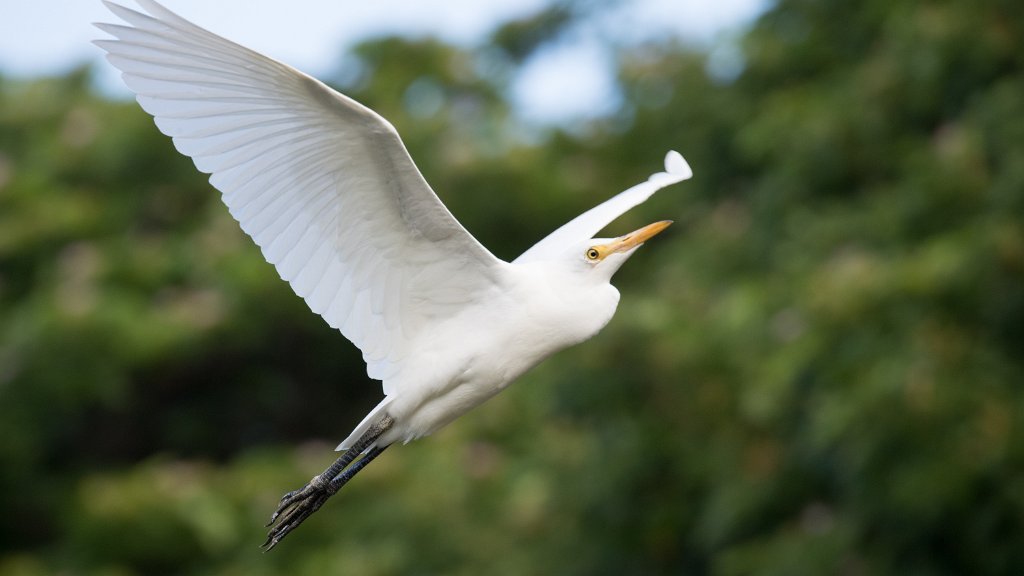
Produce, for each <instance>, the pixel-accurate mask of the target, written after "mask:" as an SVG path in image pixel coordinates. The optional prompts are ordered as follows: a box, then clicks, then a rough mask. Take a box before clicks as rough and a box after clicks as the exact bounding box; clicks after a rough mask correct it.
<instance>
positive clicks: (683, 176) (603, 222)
mask: <svg viewBox="0 0 1024 576" xmlns="http://www.w3.org/2000/svg"><path fill="white" fill-rule="evenodd" d="M691 177H693V170H691V169H690V165H689V164H687V163H686V159H684V158H683V156H682V155H681V154H679V152H676V151H675V150H672V151H670V152H669V153H668V154H666V155H665V171H664V172H657V173H655V174H651V176H650V178H648V179H647V181H645V182H641V183H639V184H637V185H636V186H633V187H632V188H630V189H628V190H626V191H624V192H620V193H618V194H616V195H615V196H613V197H612V198H610V199H608V200H606V201H605V202H603V203H601V204H598V205H597V206H594V207H593V208H591V209H590V210H587V211H586V212H584V213H583V214H580V215H579V216H577V217H575V218H573V219H572V220H570V221H568V222H566V223H565V224H563V225H562V226H560V227H559V228H558V229H557V230H555V231H554V232H552V233H551V234H548V235H547V236H545V237H544V239H543V240H541V241H540V242H537V243H536V244H534V245H533V246H532V247H530V249H529V250H527V251H526V252H523V253H522V254H520V255H519V257H518V258H516V259H515V262H518V263H523V262H529V261H531V260H535V259H543V258H544V257H545V255H548V254H557V253H558V252H559V251H560V250H562V249H563V248H564V247H565V246H571V245H572V244H573V243H575V242H581V241H583V240H586V239H588V238H593V237H594V235H595V234H597V233H598V232H600V231H601V229H602V228H604V227H605V226H607V225H608V224H610V223H611V222H612V220H615V219H616V218H618V217H619V216H621V215H623V214H624V213H625V212H626V211H627V210H629V209H630V208H632V207H634V206H636V205H637V204H640V203H642V202H644V201H645V200H647V199H648V198H650V197H651V195H652V194H654V193H655V192H657V191H658V190H661V189H662V188H664V187H665V186H669V185H671V184H675V183H676V182H682V181H683V180H689V179H690V178H691Z"/></svg>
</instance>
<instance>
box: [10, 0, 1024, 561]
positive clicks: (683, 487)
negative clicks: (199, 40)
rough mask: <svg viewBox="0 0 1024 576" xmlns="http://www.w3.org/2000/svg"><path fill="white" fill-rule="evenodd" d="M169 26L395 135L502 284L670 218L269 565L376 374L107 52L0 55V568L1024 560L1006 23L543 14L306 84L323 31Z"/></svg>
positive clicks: (1022, 329)
mask: <svg viewBox="0 0 1024 576" xmlns="http://www.w3.org/2000/svg"><path fill="white" fill-rule="evenodd" d="M167 3H168V4H169V6H170V7H171V8H179V6H178V5H177V4H178V3H177V2H173V1H171V0H168V2H167ZM37 4H39V5H45V4H46V3H37ZM79 4H88V3H78V2H76V3H74V4H73V6H76V8H69V9H68V10H67V14H72V15H73V14H75V13H74V10H76V9H78V8H77V6H78V5H79ZM97 4H98V3H97ZM181 4H182V6H181V8H182V12H183V13H184V14H185V15H186V16H193V17H195V18H196V19H197V20H198V21H199V23H200V24H202V25H206V26H208V27H210V28H212V29H214V30H215V31H218V32H223V33H227V34H228V35H229V36H231V37H233V38H235V39H239V40H242V41H244V42H246V43H248V44H252V45H254V46H255V47H257V48H260V49H264V50H267V51H269V52H271V54H274V55H276V56H279V57H282V58H285V59H288V60H289V62H291V63H293V64H297V65H299V66H300V67H306V68H307V69H309V68H312V69H311V70H310V71H311V72H315V73H317V74H318V75H320V76H321V77H323V78H324V79H325V80H327V81H329V82H330V83H332V84H333V85H335V86H336V87H338V88H339V89H341V90H342V91H344V92H345V93H347V94H350V95H351V96H353V97H355V98H357V99H358V100H360V101H362V102H363V103H365V104H367V105H369V106H371V107H372V108H374V109H376V110H377V111H379V112H380V113H381V114H383V115H384V116H385V117H387V118H389V119H390V120H391V121H392V122H393V123H394V124H395V125H396V127H397V128H398V129H399V131H400V132H401V133H402V135H403V137H404V139H405V142H406V144H407V145H408V147H409V148H410V150H411V152H412V155H413V157H414V158H415V159H416V160H417V162H418V164H419V166H420V168H421V169H422V171H423V172H424V173H425V175H426V177H427V179H428V181H430V182H431V183H432V184H433V186H434V188H435V189H436V190H438V191H439V193H440V195H441V197H442V199H443V200H444V201H445V202H446V203H447V204H448V206H449V207H450V208H451V210H452V211H453V212H454V213H455V215H456V216H457V217H458V218H459V219H460V220H461V221H462V222H463V223H464V224H465V225H466V227H467V228H468V229H469V230H470V231H471V232H472V233H473V234H474V235H476V236H477V237H478V238H479V239H480V240H481V241H482V242H483V243H484V244H485V245H486V246H488V247H490V248H491V249H492V251H494V252H495V253H496V254H497V255H498V256H499V257H502V258H505V259H512V258H514V257H515V256H516V255H517V254H518V253H520V252H521V251H523V250H524V249H526V248H527V247H529V246H530V245H531V244H532V243H533V242H534V241H536V240H538V239H539V238H541V237H542V236H543V235H544V234H546V233H547V232H549V231H550V230H552V229H553V228H555V227H556V226H558V225H560V224H561V223H563V222H564V221H566V220H568V219H569V218H571V217H573V216H575V215H576V214H578V213H579V212H581V211H582V210H584V209H586V208H589V207H590V206H592V205H594V204H596V203H598V202H600V201H603V200H604V199H606V198H607V197H609V196H611V195H612V194H614V193H616V192H618V191H620V190H622V189H624V188H626V187H628V186H630V185H632V184H634V183H636V182H638V181H640V180H642V179H644V178H646V177H647V175H648V174H650V173H652V172H654V171H657V170H659V169H660V168H661V159H662V157H663V155H664V153H665V152H666V151H667V150H669V149H677V150H679V151H680V152H682V153H683V154H684V155H685V156H686V157H687V159H688V160H689V161H690V163H691V165H692V166H693V169H694V172H695V174H696V175H695V177H694V179H693V180H692V181H690V182H687V183H685V184H683V185H680V186H676V187H673V188H670V189H667V190H665V191H663V192H661V193H660V194H659V195H657V196H655V197H654V198H653V199H652V200H651V201H649V202H648V203H646V204H645V205H643V206H641V207H638V208H637V209H635V210H633V211H632V212H630V213H629V214H627V215H625V216H624V217H622V218H621V219H620V220H619V221H617V222H616V223H614V224H613V225H612V227H611V228H610V229H609V231H608V232H609V233H611V234H618V233H623V232H625V231H628V230H631V229H633V228H635V227H638V226H640V225H643V224H646V223H648V222H650V221H653V220H657V219H663V218H671V219H674V220H675V221H676V225H675V226H673V227H672V228H671V229H670V230H669V232H668V233H667V234H665V235H662V236H660V237H659V238H657V241H654V242H651V243H649V244H648V245H647V246H645V247H644V249H643V250H642V251H641V252H639V253H638V254H637V255H636V256H635V257H634V258H633V259H632V260H631V261H630V263H629V264H628V265H627V266H625V267H624V268H623V270H622V271H620V273H619V274H618V275H617V276H616V284H617V286H618V287H619V288H620V290H621V291H622V293H623V298H622V302H621V304H620V307H619V312H618V314H617V315H616V317H615V319H614V320H613V321H612V322H611V324H610V325H609V326H608V327H607V328H606V329H605V330H604V331H603V332H602V333H601V334H600V335H598V336H597V337H595V338H594V339H593V340H592V341H590V342H588V343H586V344H585V345H583V346H580V347H578V348H575V349H571V350H568V351H565V352H562V353H560V354H558V355H556V356H555V357H553V358H552V359H550V360H548V361H547V362H546V363H544V364H543V365H541V366H540V367H539V368H537V369H535V370H534V371H533V372H531V373H529V374H528V375H527V376H525V377H524V378H522V379H521V380H520V382H519V383H518V384H517V385H515V386H513V387H511V388H509V389H508V390H507V391H505V392H504V393H503V394H501V395H499V396H498V397H496V398H495V399H494V400H492V401H490V402H489V403H488V404H486V405H485V406H483V407H481V408H479V409H477V410H475V411H473V412H471V413H470V414H468V415H467V416H465V417H463V418H461V419H460V420H458V421H457V422H456V423H454V424H453V425H451V426H449V427H448V428H447V429H445V430H443V431H442V432H441V433H439V434H437V435H435V436H434V437H431V438H429V439H427V440H424V441H420V442H415V443H413V444H410V445H407V446H402V447H397V448H393V449H391V450H389V451H388V452H386V453H385V454H384V455H383V456H381V458H379V459H378V460H377V461H376V462H375V463H374V465H373V466H370V467H368V468H367V469H366V470H365V471H364V472H363V473H362V474H360V476H359V478H358V479H357V480H356V481H355V482H353V483H352V484H351V485H349V486H348V487H346V489H345V490H344V491H343V492H342V493H340V495H339V496H337V497H336V498H334V499H333V500H332V501H331V503H330V504H329V505H328V506H327V507H326V508H325V509H323V510H322V511H321V512H320V513H319V514H317V515H316V516H314V517H313V518H312V519H311V520H310V521H309V522H307V523H306V524H304V525H303V526H302V528H301V529H299V530H298V531H296V533H295V534H294V535H293V536H292V537H291V538H289V539H288V540H286V541H285V542H284V543H283V544H282V545H281V546H279V547H278V548H277V549H275V550H274V552H273V553H271V554H262V553H261V551H260V549H259V548H258V545H259V544H260V543H261V542H262V541H263V536H264V531H263V528H262V526H263V524H264V522H265V521H266V520H267V518H268V515H269V513H270V512H271V511H272V510H273V508H274V507H275V505H276V502H277V500H278V498H279V497H280V496H281V494H282V493H283V492H284V491H286V490H290V489H294V488H296V487H298V486H301V485H302V484H303V483H304V482H305V481H306V480H308V478H309V477H310V476H312V475H313V474H315V473H318V472H319V471H321V470H322V469H323V468H324V467H325V466H326V465H328V464H329V463H330V462H332V461H333V459H334V453H333V452H332V451H331V450H332V449H333V447H334V445H335V444H336V443H337V442H338V441H339V440H340V439H341V438H343V437H344V436H345V435H346V434H347V433H348V432H349V430H350V429H351V428H352V427H353V426H354V425H355V424H356V423H357V422H358V420H359V419H360V418H361V417H362V415H363V414H364V413H365V412H366V411H367V410H368V409H369V408H370V407H372V406H373V405H374V404H376V402H377V401H378V400H379V398H380V394H381V393H380V388H379V385H378V383H376V382H372V381H368V380H367V379H366V377H365V368H364V365H363V363H362V360H361V359H360V356H359V353H358V351H357V350H356V349H355V348H354V347H353V346H351V345H350V344H349V343H347V341H345V340H344V338H343V337H341V336H340V334H338V333H336V332H335V331H333V330H331V329H330V328H329V327H328V326H327V325H326V324H325V323H324V322H323V321H322V320H321V319H320V318H319V317H317V316H315V315H313V314H311V313H310V312H309V311H308V309H307V308H306V307H305V304H304V303H303V302H302V301H301V300H300V299H299V298H297V297H296V296H294V295H293V294H292V293H291V291H290V289H289V287H288V286H287V284H285V283H284V282H282V281H281V280H280V279H278V277H277V276H276V273H275V272H274V270H273V268H272V267H271V266H269V265H267V264H266V263H265V262H264V260H263V258H262V256H261V255H260V253H259V250H258V249H256V248H255V246H254V245H253V244H252V243H251V241H249V239H248V238H246V237H245V236H244V234H243V233H242V232H240V231H239V229H238V227H237V225H236V224H235V222H234V221H233V220H232V219H231V217H230V216H229V215H228V213H227V210H226V209H225V208H224V207H223V206H222V205H221V203H220V201H219V199H218V197H217V193H216V192H215V191H214V190H212V189H211V188H210V187H209V185H208V184H207V183H206V181H205V177H204V176H203V175H201V174H199V173H198V172H197V171H196V170H195V169H194V168H193V166H192V165H191V163H190V161H188V160H187V159H185V158H183V157H181V156H179V155H178V154H177V153H176V152H175V151H174V149H173V147H172V145H171V143H170V141H169V140H168V139H167V138H166V137H164V136H162V135H161V134H159V133H158V132H157V130H156V129H155V127H154V126H153V123H152V121H151V119H150V118H149V117H148V116H146V115H145V114H144V113H143V112H142V111H141V110H140V109H139V108H138V107H137V106H136V105H135V104H134V103H133V102H132V101H130V100H129V99H128V98H127V97H126V96H125V93H124V92H123V91H121V89H120V88H117V87H116V82H115V80H116V79H113V80H112V73H111V71H110V70H109V67H107V66H105V65H104V64H102V63H100V62H98V61H95V60H96V57H97V56H98V50H95V49H93V50H90V48H91V47H88V46H82V47H80V48H76V49H75V50H78V52H76V53H77V54H80V56H77V59H78V60H77V61H80V62H83V63H84V64H82V65H81V66H78V67H74V68H71V69H67V70H64V71H60V72H56V71H55V70H57V69H59V66H57V68H50V67H48V66H51V65H50V64H45V65H44V64H39V65H38V66H39V67H38V68H34V67H33V66H34V65H31V64H30V63H29V60H28V57H27V56H22V55H21V52H15V48H14V47H12V46H16V47H18V50H21V48H23V46H22V44H24V42H14V43H10V42H8V43H7V44H3V43H0V52H4V54H3V55H2V56H0V66H3V68H0V512H2V515H3V521H2V522H0V574H2V575H5V576H6V575H19V576H22V575H24V576H30V575H43V574H68V575H72V574H97V575H136V574H138V575H149V574H211V575H250V574H251V575H261V574H323V573H328V574H335V573H345V574H366V575H390V574H423V575H427V574H465V575H472V574H495V575H502V574H507V575H522V574H566V575H572V574H579V575H589V574H637V575H648V574H713V575H720V576H730V575H744V574H769V575H776V574H777V575H800V574H808V575H817V574H843V575H874V574H912V575H931V574H1021V573H1024V4H1021V3H1020V2H1017V1H1015V0H972V1H968V0H947V1H931V2H888V1H882V0H869V1H861V2H853V1H849V0H778V1H777V2H774V3H772V2H767V3H758V2H748V3H725V4H723V5H722V7H719V8H710V7H706V6H703V5H704V4H706V3H697V2H678V3H672V2H635V3H631V2H627V1H624V0H555V1H554V2H551V1H544V0H538V1H537V2H526V3H519V4H517V6H518V7H517V8H516V9H509V10H505V11H502V10H504V9H502V10H498V9H496V10H495V11H494V12H491V13H488V14H487V15H484V16H481V17H479V18H477V20H474V22H476V23H475V24H472V25H467V28H465V29H464V30H463V29H458V30H454V31H453V30H452V29H448V28H445V27H444V25H443V24H437V27H435V28H431V27H430V26H433V25H432V24H429V22H428V23H426V24H424V23H423V22H425V21H426V20H425V19H426V18H427V17H426V16H423V17H421V18H418V17H413V18H405V19H406V20H411V21H413V22H414V23H417V24H416V25H412V26H406V27H404V28H403V27H402V26H397V27H389V26H383V27H379V28H373V27H372V26H369V25H367V27H366V28H364V29H362V31H361V32H358V33H356V32H352V33H351V34H350V35H349V36H347V37H346V38H338V39H330V40H328V41H326V45H319V46H316V45H313V49H314V51H315V50H319V51H321V52H326V53H327V58H325V60H324V61H323V62H322V63H315V62H313V61H308V62H307V61H303V57H302V56H301V55H297V56H296V58H294V59H289V58H288V55H289V54H290V53H289V50H291V49H293V48H294V46H298V45H303V44H305V43H306V42H307V40H308V39H307V38H306V37H305V36H304V35H303V33H302V30H303V25H304V24H303V23H308V25H310V26H312V27H314V28H315V27H318V26H319V27H323V26H321V24H320V23H322V22H330V21H338V22H342V21H346V20H347V18H346V13H345V9H344V8H337V7H335V8H332V9H327V10H323V11H322V12H315V13H314V12H312V11H311V10H310V11H306V12H303V10H302V9H301V8H291V7H286V6H285V5H284V4H283V3H266V2H262V3H258V4H260V10H265V11H271V12H268V14H270V16H269V20H270V23H269V24H266V25H263V24H259V22H260V21H259V20H251V21H250V20H248V18H239V17H238V16H237V14H235V11H238V10H242V9H243V8H242V6H243V4H241V3H234V2H231V3H229V2H222V3H219V4H218V7H219V8H218V9H219V10H221V11H222V12H225V13H226V14H225V17H230V18H228V20H230V21H232V22H233V24H232V25H234V26H238V27H239V28H246V29H248V30H249V33H251V34H254V35H255V36H261V35H262V36H267V35H272V34H275V33H276V34H279V35H282V36H284V37H285V41H284V42H283V43H279V44H278V46H279V48H276V49H275V48H273V47H272V46H269V45H268V46H260V45H259V43H258V42H255V41H254V42H250V41H248V39H246V38H244V37H240V35H238V34H233V33H232V30H231V29H230V28H229V27H228V26H227V21H225V20H220V19H214V18H212V17H211V18H210V19H209V20H203V19H202V18H199V17H198V15H197V13H190V12H189V10H186V9H184V8H185V4H186V3H185V2H181ZM391 4H394V5H395V6H397V3H394V2H392V3H391ZM501 4H502V3H496V5H501ZM228 5H230V6H232V8H230V9H229V8H225V6H228ZM306 5H311V4H309V3H305V4H303V3H299V2H296V6H300V7H301V6H306ZM460 5H461V4H460ZM27 6H29V5H28V4H27V3H16V4H15V5H14V7H12V6H10V5H8V6H5V7H4V12H6V13H7V14H6V16H5V17H4V20H6V21H7V22H8V24H7V26H8V27H12V26H11V24H10V23H11V22H17V21H18V20H17V18H18V17H19V15H20V17H23V18H25V20H23V21H22V24H21V25H20V28H21V32H20V33H21V34H22V37H25V35H26V34H33V33H35V34H43V33H42V32H40V31H39V30H46V31H47V32H46V34H49V35H51V36H52V38H53V44H54V45H58V44H59V43H60V40H61V39H64V38H65V37H68V36H72V37H74V34H75V33H77V32H75V33H72V32H71V31H70V30H68V31H67V32H66V33H65V31H64V30H63V29H61V28H60V27H46V26H42V27H40V26H37V25H35V24H30V23H29V22H28V20H27V19H28V16H29V12H31V11H32V9H30V8H28V7H27ZM456 8H457V7H453V8H452V11H451V12H450V14H463V12H461V11H460V10H458V9H456ZM389 9H391V10H392V15H393V18H392V20H394V21H402V19H403V17H402V16H401V14H403V11H401V10H400V9H398V8H389ZM56 10H57V9H55V8H52V7H51V11H52V12H51V16H50V17H52V18H53V19H54V21H58V20H60V19H66V18H67V14H65V13H64V11H63V9H62V11H61V14H57V12H56ZM90 10H93V8H90ZM193 10H195V9H194V8H193ZM246 10H247V11H248V10H249V9H246ZM19 11H20V12H19ZM435 11H437V12H438V13H440V14H446V12H445V8H443V7H441V6H440V5H438V6H437V7H436V8H435ZM723 11H724V12H723ZM282 12H287V14H281V13H282ZM286 17H287V19H285V18H286ZM97 19H102V20H110V18H108V17H107V16H105V15H103V14H102V10H101V11H100V13H98V14H96V15H95V16H93V17H91V20H97ZM453 19H454V20H455V21H461V20H459V19H458V18H454V17H453ZM275 20H277V21H280V22H281V24H280V25H281V27H282V29H281V30H275V28H274V27H273V22H274V21H275ZM435 20H436V21H438V22H440V21H442V20H446V19H445V18H441V19H435ZM471 20H472V19H471ZM246 22H248V24H246ZM220 24H224V25H223V26H221V25H220ZM74 25H75V26H76V28H75V30H76V31H79V27H83V26H84V27H86V28H87V25H86V23H85V22H76V23H75V24H74ZM33 31H34V32H33ZM92 34H93V33H92V32H87V33H86V35H85V40H83V41H82V42H83V43H84V42H85V41H86V40H88V38H90V37H92V36H90V35H92ZM352 38H357V39H358V41H356V42H348V43H346V41H350V40H351V39H352ZM289 46H291V48H289ZM332 49H333V50H334V51H333V52H331V50H332ZM275 50H276V51H275ZM321 56H322V55H321ZM306 64H308V65H306ZM40 71H42V72H45V73H46V74H45V75H40Z"/></svg>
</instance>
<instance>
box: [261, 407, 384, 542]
mask: <svg viewBox="0 0 1024 576" xmlns="http://www.w3.org/2000/svg"><path fill="white" fill-rule="evenodd" d="M392 424H394V420H393V419H392V418H391V417H390V416H388V415H384V417H383V418H381V419H380V420H379V421H377V423H376V424H374V425H373V426H372V427H370V429H369V430H367V431H366V433H365V434H363V435H362V436H361V437H360V438H359V440H357V441H356V443H355V444H353V445H352V447H351V448H349V449H348V450H346V451H345V453H344V454H343V455H342V456H341V457H340V458H338V459H337V460H336V461H335V462H334V464H331V466H330V467H329V468H327V470H324V471H323V472H321V473H320V474H317V475H316V476H314V477H313V478H312V479H311V480H310V481H309V483H308V484H306V485H305V486H304V487H302V488H301V489H299V490H294V491H292V492H289V493H287V494H285V495H284V497H283V498H281V503H280V505H278V507H277V510H276V511H275V512H274V514H273V516H271V517H270V522H269V523H267V526H273V528H272V529H271V530H270V532H269V533H268V534H267V541H266V542H264V543H263V546H264V547H266V549H267V550H272V549H273V548H274V546H276V545H277V543H278V542H280V541H281V540H283V539H284V537H285V536H287V535H288V534H289V533H290V532H291V531H292V530H294V529H295V528H297V527H298V526H299V524H302V522H303V521H305V520H306V518H309V517H310V516H312V515H313V513H314V512H316V511H317V510H319V509H320V507H321V506H323V505H324V502H326V501H327V499H328V498H330V497H331V496H333V495H334V494H335V493H336V492H337V491H338V490H340V489H341V487H342V486H344V485H345V484H346V483H347V482H348V481H349V480H351V479H352V477H354V476H355V475H356V473H358V472H359V471H360V470H362V469H363V468H364V467H365V466H366V465H367V464H369V463H370V462H371V461H372V460H373V459H374V458H376V457H377V456H379V455H380V454H381V452H383V451H384V449H385V448H387V446H375V447H374V448H372V449H371V450H369V451H367V452H366V454H363V456H362V458H359V459H358V460H356V458H358V457H359V455H360V454H361V453H362V452H363V450H366V447H367V446H370V445H372V444H373V443H374V441H376V440H377V438H380V435H381V434H383V433H384V432H386V431H387V430H388V429H389V428H391V425H392ZM353 461H355V463H354V464H353ZM350 464H351V466H349V465H350ZM346 467H348V470H345V468H346ZM282 515H283V516H282ZM279 517H280V521H278V518H279ZM275 524H276V526H275Z"/></svg>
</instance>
